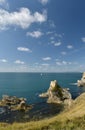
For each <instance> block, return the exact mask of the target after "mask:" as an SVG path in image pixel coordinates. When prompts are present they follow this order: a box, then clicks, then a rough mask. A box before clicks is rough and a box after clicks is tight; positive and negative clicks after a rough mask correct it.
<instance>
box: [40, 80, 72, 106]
mask: <svg viewBox="0 0 85 130" xmlns="http://www.w3.org/2000/svg"><path fill="white" fill-rule="evenodd" d="M39 96H40V97H47V103H57V104H61V103H62V104H68V105H69V104H70V105H71V102H72V97H71V94H70V92H69V91H68V90H67V89H66V88H61V87H60V86H59V84H58V82H57V81H56V80H54V81H51V82H50V87H49V89H48V90H47V92H45V93H42V94H40V95H39Z"/></svg>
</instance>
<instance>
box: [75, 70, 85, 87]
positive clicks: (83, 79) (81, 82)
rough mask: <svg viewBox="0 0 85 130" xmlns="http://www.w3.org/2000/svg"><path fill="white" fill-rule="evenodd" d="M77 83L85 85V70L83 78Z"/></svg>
mask: <svg viewBox="0 0 85 130" xmlns="http://www.w3.org/2000/svg"><path fill="white" fill-rule="evenodd" d="M77 85H78V86H79V87H80V86H85V72H84V73H83V75H82V78H81V80H78V81H77Z"/></svg>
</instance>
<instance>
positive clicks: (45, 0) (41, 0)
mask: <svg viewBox="0 0 85 130" xmlns="http://www.w3.org/2000/svg"><path fill="white" fill-rule="evenodd" d="M48 1H49V0H39V2H40V3H41V4H43V5H46V4H47V3H48Z"/></svg>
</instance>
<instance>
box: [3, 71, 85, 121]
mask: <svg viewBox="0 0 85 130" xmlns="http://www.w3.org/2000/svg"><path fill="white" fill-rule="evenodd" d="M81 77H82V73H73V72H72V73H0V99H1V98H2V96H3V95H10V96H17V97H24V98H26V99H27V103H28V104H31V105H33V109H32V110H30V111H29V112H28V113H25V114H24V116H23V113H17V114H16V113H13V112H12V113H11V112H8V113H5V114H3V112H2V108H1V109H0V111H1V115H0V121H6V122H11V121H12V122H13V121H15V120H16V119H17V121H19V122H20V121H27V120H31V119H32V120H33V119H34V120H38V119H41V118H47V117H50V116H53V115H56V114H58V113H59V112H60V111H61V109H62V107H61V106H58V105H57V106H56V105H55V104H47V103H46V100H47V99H46V98H40V97H39V94H41V93H43V92H46V91H47V90H48V88H49V86H50V82H51V81H52V80H57V81H58V84H59V85H60V86H61V87H62V88H69V89H70V90H69V91H70V93H71V94H72V98H73V99H75V98H76V97H77V96H79V95H80V94H81V93H83V92H85V87H78V86H77V80H79V79H81ZM15 115H16V116H15ZM22 117H24V118H22Z"/></svg>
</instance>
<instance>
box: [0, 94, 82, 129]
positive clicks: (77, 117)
mask: <svg viewBox="0 0 85 130" xmlns="http://www.w3.org/2000/svg"><path fill="white" fill-rule="evenodd" d="M0 130H85V93H84V94H82V95H81V96H80V97H78V98H77V99H76V100H75V101H74V103H73V105H72V107H71V108H70V109H68V110H65V111H63V112H61V113H60V114H59V115H57V116H55V117H52V118H49V119H44V120H40V121H31V122H26V123H17V122H14V123H13V124H7V123H0Z"/></svg>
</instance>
